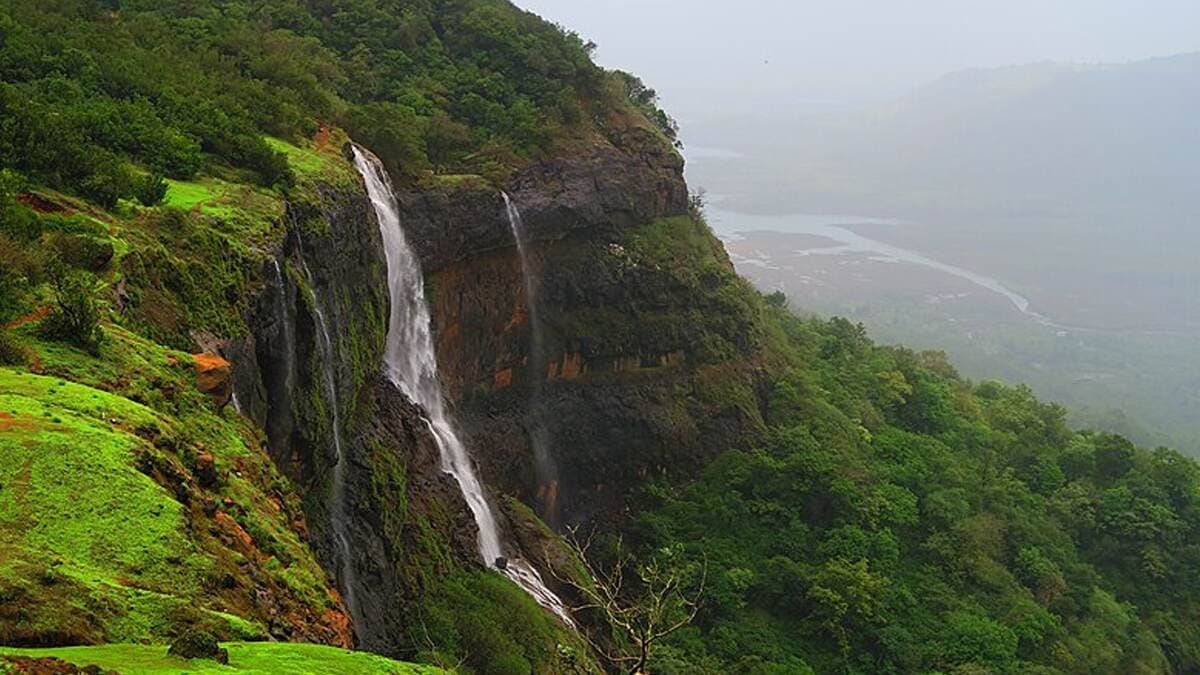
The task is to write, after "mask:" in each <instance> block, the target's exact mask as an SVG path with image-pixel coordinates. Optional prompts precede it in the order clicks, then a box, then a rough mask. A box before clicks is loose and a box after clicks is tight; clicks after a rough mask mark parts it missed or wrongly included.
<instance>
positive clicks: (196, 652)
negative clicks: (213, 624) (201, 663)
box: [167, 630, 229, 663]
mask: <svg viewBox="0 0 1200 675" xmlns="http://www.w3.org/2000/svg"><path fill="white" fill-rule="evenodd" d="M167 654H169V655H170V656H178V657H180V658H184V659H213V660H215V661H216V662H218V663H229V652H228V651H227V650H225V649H223V648H222V647H221V645H220V644H218V643H217V638H215V637H213V634H212V633H210V632H208V631H206V630H186V631H184V632H183V633H182V634H180V636H179V637H177V638H175V641H174V642H172V643H171V647H170V648H169V649H167Z"/></svg>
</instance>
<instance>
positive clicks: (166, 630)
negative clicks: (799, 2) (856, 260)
mask: <svg viewBox="0 0 1200 675" xmlns="http://www.w3.org/2000/svg"><path fill="white" fill-rule="evenodd" d="M631 20H636V19H635V18H631ZM674 133H675V130H674V123H673V121H672V120H671V119H670V117H669V116H668V115H667V114H666V113H665V112H663V111H662V110H660V109H659V108H658V107H657V103H656V98H655V96H654V93H653V91H652V90H649V89H648V88H646V87H645V85H643V84H642V83H641V82H640V81H638V80H637V79H636V78H634V77H633V76H630V75H627V74H622V73H612V72H607V71H604V70H602V69H600V68H598V67H597V66H595V65H594V64H593V63H592V61H591V59H590V45H588V44H585V43H584V41H583V40H581V39H580V38H579V37H578V36H576V35H574V34H572V33H570V32H567V31H564V30H563V29H560V28H558V27H555V26H552V25H549V24H547V23H545V22H543V21H542V20H541V19H539V18H537V17H535V16H533V15H530V14H527V13H524V12H522V11H520V10H518V9H516V8H515V7H513V6H512V5H510V4H508V3H507V2H504V1H502V0H390V1H389V0H253V1H251V0H229V1H221V0H171V1H168V2H150V1H149V0H53V1H50V2H45V1H34V0H15V1H14V2H9V3H5V4H4V6H3V7H0V672H7V669H9V668H10V667H13V668H22V667H26V665H28V664H27V663H26V662H25V661H22V659H30V658H60V659H64V660H65V661H70V662H72V663H76V664H78V665H81V666H82V665H87V664H95V665H99V666H102V667H104V668H109V669H116V670H118V671H122V672H125V671H131V672H140V671H139V670H138V669H139V668H141V669H144V670H145V671H146V672H178V671H181V670H197V671H203V670H204V669H207V668H218V665H217V664H216V663H214V662H210V661H198V662H195V663H194V664H193V663H189V662H188V661H185V660H184V656H186V654H184V655H180V654H181V653H182V652H181V651H180V650H184V651H186V648H187V647H189V646H195V645H200V646H201V647H204V648H205V649H207V651H203V652H202V653H201V654H199V656H201V657H204V658H221V657H222V655H221V652H220V651H219V649H220V648H218V647H217V641H218V640H219V641H222V642H224V644H226V647H225V649H226V650H227V653H225V654H224V657H225V658H228V659H229V661H230V667H232V668H234V669H259V670H269V671H274V672H409V671H411V672H424V671H425V669H422V668H420V667H417V666H406V665H403V664H400V663H399V662H393V661H389V660H386V659H384V658H382V657H373V656H370V655H366V654H354V653H348V652H345V651H343V650H338V649H333V648H332V647H353V648H357V649H359V650H364V651H373V652H376V653H379V654H383V655H384V656H388V657H393V658H402V659H404V660H406V661H412V662H420V663H424V664H429V665H430V666H431V667H430V668H428V671H429V672H433V671H434V670H435V669H436V668H438V667H440V668H446V669H448V670H454V671H457V672H463V673H480V674H483V673H488V674H492V673H495V674H513V675H516V674H520V675H526V674H528V673H531V672H532V673H538V674H549V673H594V672H601V671H611V672H621V671H622V670H627V669H628V664H629V663H630V661H629V660H628V658H630V657H628V656H627V655H628V654H630V653H635V652H637V651H638V649H637V647H638V642H639V640H643V641H644V634H645V632H646V630H645V626H644V625H643V624H642V623H639V622H640V621H643V619H638V620H637V621H634V622H633V623H632V624H630V623H629V622H625V625H622V616H628V615H617V614H614V613H612V612H606V611H605V609H604V608H602V607H597V606H590V607H585V605H589V604H591V605H594V604H595V603H589V602H588V600H589V598H593V597H594V596H593V595H591V594H594V593H595V592H596V589H597V588H600V587H603V586H604V585H605V584H606V583H607V579H606V578H605V577H607V578H608V579H611V577H612V576H613V575H616V576H617V577H620V576H621V574H622V573H623V574H624V575H626V578H629V579H640V580H642V581H641V583H633V584H631V585H629V586H627V587H625V588H624V589H623V590H622V592H620V593H618V594H616V597H615V599H614V601H613V602H614V603H615V604H617V605H621V606H625V607H628V608H630V609H629V611H630V612H632V613H633V615H638V616H642V617H648V618H646V619H645V620H646V621H650V620H653V621H654V622H656V623H657V624H660V625H675V624H676V623H679V624H680V625H683V627H682V628H681V629H680V630H678V631H675V632H672V633H670V634H669V635H666V636H665V637H664V638H663V639H661V640H657V641H654V642H653V644H652V645H649V646H648V647H647V649H645V650H644V651H645V654H644V655H645V656H646V657H647V658H648V665H647V668H646V669H647V671H648V672H651V673H681V674H682V673H714V674H716V673H746V674H755V675H759V674H765V673H804V672H819V673H827V672H828V673H837V672H846V673H888V672H895V673H901V672H945V673H962V674H967V673H971V674H974V673H1018V672H1020V673H1028V672H1040V673H1097V672H1113V673H1126V672H1128V673H1188V672H1197V671H1198V670H1200V631H1198V630H1197V629H1196V626H1197V625H1198V623H1197V621H1198V620H1200V511H1198V506H1200V503H1198V501H1200V467H1198V466H1197V465H1196V463H1195V462H1193V461H1192V460H1190V459H1186V458H1184V457H1182V456H1181V455H1179V454H1177V453H1175V452H1173V451H1172V450H1169V449H1166V448H1158V449H1154V450H1150V449H1144V448H1137V447H1134V446H1133V445H1132V444H1130V443H1129V442H1127V441H1126V440H1124V439H1122V438H1120V437H1118V436H1113V435H1107V434H1099V433H1091V432H1084V431H1076V430H1073V429H1070V428H1068V426H1067V425H1066V424H1065V423H1064V421H1063V420H1064V415H1065V411H1064V410H1063V409H1062V408H1060V407H1058V406H1056V405H1052V404H1047V403H1042V402H1039V401H1037V400H1036V399H1035V398H1034V397H1033V396H1032V395H1031V393H1030V392H1029V390H1028V389H1026V388H1023V387H1010V386H1006V385H1001V384H998V383H994V382H983V383H973V382H969V381H966V380H965V379H963V378H961V377H959V376H958V375H957V374H956V372H955V370H954V368H953V366H952V365H950V364H949V363H947V361H946V359H945V357H944V356H943V355H941V354H938V353H915V352H913V351H910V350H907V349H904V348H901V347H881V346H877V345H875V344H873V343H872V341H871V340H870V339H869V338H868V337H867V336H866V335H865V332H864V330H863V329H862V327H861V326H857V325H855V324H852V323H851V322H848V321H845V320H841V319H833V320H828V321H826V320H818V319H811V318H808V319H801V318H798V317H796V316H794V315H792V314H790V313H789V312H788V311H787V310H785V309H784V306H785V305H786V298H784V297H782V296H781V295H779V294H773V295H769V296H764V295H762V294H760V293H758V292H757V291H755V290H754V289H752V288H751V287H750V285H749V284H748V283H747V282H746V281H745V280H743V279H741V278H739V277H738V276H737V275H736V274H735V272H734V270H733V267H732V265H731V264H730V262H729V259H728V257H727V255H726V254H725V252H724V250H723V248H722V246H721V245H720V243H719V241H717V240H716V238H715V237H713V235H712V233H711V231H710V230H709V228H708V227H707V225H706V224H705V222H704V216H703V204H702V200H701V199H698V198H691V199H689V195H688V192H687V188H686V185H685V184H684V182H683V177H682V168H683V167H682V159H681V158H680V157H679V155H678V154H677V152H676V150H675V147H674V144H675V137H674ZM355 144H357V145H355ZM362 149H371V150H373V151H374V152H375V153H376V154H378V155H379V157H380V158H381V159H382V160H383V164H384V165H385V166H386V168H387V172H388V173H390V174H391V181H388V180H385V179H386V178H387V176H381V177H377V178H379V180H378V181H377V183H378V184H377V187H378V186H383V188H386V189H387V190H389V191H391V192H390V193H389V194H388V195H386V196H387V198H388V199H386V200H384V201H385V202H386V203H385V204H384V206H383V207H381V206H380V203H379V200H374V201H373V200H372V199H369V198H368V195H367V192H366V190H365V187H364V184H363V178H362V175H361V173H360V171H361V170H360V169H357V170H356V167H358V166H359V165H358V164H356V163H355V160H358V159H360V158H361V157H362V156H363V155H362V154H361V151H362ZM384 207H386V208H392V207H394V208H395V210H396V214H395V215H396V216H397V218H396V219H398V220H399V225H400V227H401V228H402V229H403V230H404V234H405V235H406V236H407V237H408V238H409V240H410V243H411V247H412V249H413V250H414V251H415V254H414V255H416V256H417V257H419V258H420V260H419V261H417V263H419V265H416V263H412V264H413V265H416V266H414V267H412V268H410V271H412V270H418V271H419V270H420V269H423V270H424V277H423V279H424V282H425V284H426V285H423V286H417V288H420V291H421V292H420V293H416V292H415V291H414V292H413V295H414V298H413V302H414V304H415V303H426V304H425V305H422V307H423V308H424V309H427V310H428V313H429V316H427V317H424V319H425V321H426V324H427V325H424V326H421V328H424V329H428V330H429V331H431V332H432V333H433V339H432V340H427V342H431V343H434V344H430V345H428V347H429V350H430V352H431V354H432V352H433V350H435V349H436V354H432V355H430V354H425V356H428V357H429V358H428V359H427V361H426V363H425V364H424V365H425V366H426V370H425V371H423V372H427V373H428V372H432V373H434V374H435V375H436V374H437V373H438V372H439V371H438V370H437V368H435V367H434V366H433V365H432V364H430V363H429V362H430V361H437V362H438V363H437V364H436V365H437V366H439V367H440V379H441V382H432V383H428V382H427V383H426V384H428V385H429V386H430V387H431V388H432V389H436V390H439V393H438V394H437V396H442V394H441V393H440V389H443V388H444V390H445V392H446V393H445V394H444V396H445V403H446V407H447V409H448V410H449V411H450V414H448V415H446V418H445V419H447V420H451V418H455V419H456V420H457V422H456V423H457V424H459V425H461V436H462V438H463V439H464V442H463V444H464V446H466V447H465V451H466V452H467V453H469V456H470V460H471V461H470V462H469V463H471V464H472V465H473V466H474V467H477V469H478V475H479V477H480V481H481V483H482V487H481V488H480V489H479V493H478V494H479V496H480V498H481V499H483V500H484V501H486V503H487V504H488V505H489V506H490V508H491V509H492V512H494V513H495V514H496V516H495V518H496V521H497V523H496V531H497V533H498V535H497V536H498V537H500V538H502V540H503V541H502V545H503V548H502V551H503V553H502V555H501V556H500V557H499V558H493V559H489V560H481V559H480V558H481V555H480V553H479V552H478V550H477V548H476V535H477V533H478V529H479V528H478V523H479V522H480V520H479V518H478V504H477V503H476V504H471V505H469V504H468V503H467V499H468V497H465V496H464V495H466V494H467V492H466V490H465V489H464V488H463V487H462V482H461V481H456V480H455V478H458V474H456V475H455V478H451V477H450V476H448V475H447V473H446V465H447V463H446V461H445V456H444V455H440V454H439V451H440V450H442V449H443V448H444V443H445V440H444V437H445V436H446V430H445V428H443V429H433V428H432V427H431V424H430V422H429V419H430V417H429V416H430V411H429V410H428V407H426V408H425V409H423V408H421V407H420V406H418V405H415V404H414V402H413V400H410V397H409V395H408V394H407V393H406V390H404V388H403V387H402V386H400V385H398V384H397V383H396V382H395V381H389V380H387V379H386V378H385V377H384V375H383V369H384V368H383V366H384V362H385V358H390V357H394V356H395V354H391V355H387V354H386V351H387V349H388V348H395V349H405V348H409V346H410V343H411V342H413V341H414V340H412V339H411V337H412V335H411V334H405V336H404V337H406V338H408V342H405V341H404V340H399V341H393V340H391V338H389V335H390V332H389V331H391V329H392V327H393V326H392V324H391V323H390V322H389V320H390V318H391V317H390V315H389V311H390V304H391V303H393V302H394V301H395V296H394V295H393V293H394V292H395V291H396V288H395V287H394V286H392V285H390V284H392V283H393V282H394V281H395V279H394V278H393V277H394V276H396V275H393V274H392V272H393V268H392V265H394V264H395V260H392V259H389V256H388V254H394V253H395V251H394V250H393V249H388V250H386V251H385V242H384V241H383V240H382V238H381V237H383V236H384V235H381V233H380V227H381V217H380V214H381V213H384V211H381V210H380V209H381V208H384ZM518 207H519V208H518ZM514 214H515V215H514ZM522 214H523V216H522ZM522 218H523V220H522ZM522 227H524V228H525V230H524V231H519V229H520V228H522ZM522 236H524V237H527V240H526V241H524V242H523V243H524V244H526V245H527V246H528V249H529V250H528V252H527V251H525V250H523V249H518V247H517V243H518V241H521V240H520V239H518V237H522ZM406 262H410V263H411V261H406ZM414 276H416V277H417V278H421V277H420V275H419V274H415V273H414ZM400 290H412V288H411V287H410V288H407V289H400ZM408 318H409V319H411V318H412V317H408ZM431 379H435V380H436V379H438V378H437V377H433V378H431ZM410 391H411V390H410ZM433 400H435V401H440V400H441V399H439V398H437V397H435V398H434V399H433ZM446 424H447V425H449V424H450V422H449V421H448V422H446ZM539 452H544V453H546V454H548V455H549V459H550V460H552V461H551V462H549V464H553V465H554V467H553V469H554V471H553V472H552V473H551V474H549V475H543V473H542V472H541V471H539V470H535V466H534V465H535V463H538V464H540V463H541V461H542V460H543V459H545V458H543V457H539V456H538V453H539ZM540 468H541V467H540V466H539V467H538V469H540ZM546 522H551V523H553V524H554V525H555V526H556V527H557V528H559V529H558V530H557V531H555V530H552V529H550V528H549V527H548V526H547V525H546V524H545V523H546ZM571 533H575V536H576V537H587V538H588V540H589V541H591V542H593V545H592V546H591V547H590V548H589V549H588V550H587V551H586V557H585V559H584V560H581V559H579V558H578V557H577V556H578V555H579V553H580V552H579V551H574V550H572V549H571V548H570V546H569V545H568V543H567V540H568V539H571V538H573V537H571V536H566V537H564V536H563V535H571ZM618 543H620V546H618ZM517 563H520V564H528V565H529V568H528V569H530V570H532V572H530V574H539V573H540V575H541V578H542V579H544V580H545V584H546V586H545V587H546V589H547V592H550V593H551V594H554V593H557V594H558V595H559V596H561V598H562V600H563V602H564V603H565V604H566V605H567V606H568V607H572V608H574V611H573V613H572V614H571V617H572V621H571V622H567V621H563V620H560V619H559V618H556V617H555V616H554V615H553V614H552V613H550V612H548V611H546V609H545V607H546V606H547V603H546V601H545V597H535V595H531V594H529V593H527V592H526V591H527V590H528V589H529V587H530V584H523V585H518V584H514V583H512V581H511V580H512V579H513V576H512V575H511V574H505V573H502V572H505V571H506V570H511V568H510V565H514V564H517ZM584 563H586V564H584ZM598 570H606V571H607V572H606V573H605V574H603V575H600V574H597V575H596V576H595V577H593V576H590V575H589V572H596V571H598ZM661 578H667V579H670V580H671V581H670V583H669V584H667V585H666V587H665V589H664V588H663V587H656V580H657V579H661ZM540 583H541V582H539V586H540ZM523 589H524V590H523ZM655 592H658V593H659V595H658V596H657V597H659V598H660V599H663V598H665V599H666V602H664V603H660V604H654V598H655V597H656V596H655ZM647 598H649V599H650V601H649V602H650V604H649V605H647V604H646V603H647ZM681 599H683V600H684V601H683V602H681V601H680V600H681ZM693 599H698V603H699V604H698V605H697V609H696V613H695V616H694V620H692V621H688V619H689V618H693V617H691V614H690V609H691V604H690V602H691V601H692V600H693ZM684 624H686V625H684ZM226 641H228V642H226ZM267 641H272V642H280V643H301V642H306V643H315V644H316V645H325V646H326V647H318V646H315V645H313V646H300V645H296V644H280V645H265V644H248V642H249V643H262V642H267ZM130 643H138V645H131V644H130ZM168 644H172V645H173V647H172V649H173V651H172V653H171V654H167V645H168ZM80 645H91V646H89V647H80V648H70V647H73V646H80ZM46 648H50V649H46ZM622 655H625V656H622ZM632 658H635V659H636V657H632ZM23 664H24V665H23ZM42 665H46V664H45V663H43V664H42ZM57 667H62V664H59V666H57ZM18 672H19V671H18ZM63 672H70V671H63Z"/></svg>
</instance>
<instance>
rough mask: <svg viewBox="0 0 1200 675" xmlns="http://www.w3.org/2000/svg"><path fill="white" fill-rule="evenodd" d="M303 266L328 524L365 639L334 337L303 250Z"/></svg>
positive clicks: (352, 608)
mask: <svg viewBox="0 0 1200 675" xmlns="http://www.w3.org/2000/svg"><path fill="white" fill-rule="evenodd" d="M300 268H301V269H302V270H303V271H304V277H305V278H306V279H307V280H308V287H309V288H311V289H312V309H313V315H314V318H315V319H316V322H317V350H318V351H319V352H320V355H321V377H322V379H323V380H324V384H325V403H326V405H327V406H328V407H329V409H330V411H331V412H330V415H329V417H330V423H331V424H332V425H333V449H334V452H335V453H336V456H335V458H334V464H333V475H332V476H331V489H330V495H329V525H330V529H332V530H333V539H334V544H335V545H336V547H337V551H336V552H335V555H336V556H337V565H338V573H339V576H340V577H341V579H340V580H341V585H342V597H343V598H344V599H345V601H346V609H348V610H349V611H350V618H351V619H352V620H353V622H354V627H355V630H356V631H357V632H358V637H359V640H363V639H364V635H365V632H366V627H365V625H364V624H363V615H362V612H361V611H359V604H358V598H357V596H356V595H355V592H354V586H355V579H354V565H353V564H351V560H350V533H349V531H348V529H347V516H346V454H345V452H344V451H343V448H342V418H341V405H340V401H339V400H338V389H337V376H336V374H335V372H334V363H335V361H334V356H335V354H334V351H333V340H332V338H330V333H329V322H328V321H327V320H326V319H325V312H324V310H323V309H322V308H321V294H320V293H318V292H317V285H316V280H315V277H313V274H312V272H311V271H310V270H309V269H308V263H306V262H305V261H304V255H303V253H302V252H301V254H300ZM275 272H276V274H277V275H279V276H278V280H279V282H280V286H279V288H280V293H282V292H283V288H284V286H283V283H282V278H283V277H282V274H280V272H279V263H278V262H276V263H275ZM284 318H285V321H284V324H285V330H287V328H286V324H287V321H286V316H285V317H284Z"/></svg>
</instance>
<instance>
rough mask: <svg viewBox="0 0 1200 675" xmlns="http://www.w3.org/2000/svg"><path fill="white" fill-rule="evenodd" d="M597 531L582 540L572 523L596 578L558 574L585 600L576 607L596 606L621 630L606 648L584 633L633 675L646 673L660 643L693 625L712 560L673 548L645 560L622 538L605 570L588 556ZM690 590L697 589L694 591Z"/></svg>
mask: <svg viewBox="0 0 1200 675" xmlns="http://www.w3.org/2000/svg"><path fill="white" fill-rule="evenodd" d="M594 537H595V532H594V531H593V532H592V534H591V535H589V536H588V537H587V538H586V539H585V540H583V541H580V539H579V536H578V528H569V529H568V535H567V537H566V541H567V545H568V546H569V547H570V548H571V549H572V550H573V551H574V552H575V554H576V555H577V556H578V557H579V560H580V562H581V563H582V564H583V567H584V569H585V570H586V571H587V573H588V576H589V577H591V582H592V583H590V584H589V583H583V582H580V581H578V580H576V579H571V578H566V577H562V576H559V575H558V573H557V572H555V573H554V575H555V578H557V579H558V580H559V581H561V582H563V583H566V584H568V585H570V586H571V587H573V588H574V589H575V590H576V591H578V592H579V594H580V595H581V596H583V598H584V600H585V602H584V604H582V605H580V606H577V607H572V608H571V610H572V612H579V611H584V610H595V611H598V612H600V614H601V616H603V617H604V619H605V621H606V622H607V623H608V624H609V626H611V627H612V628H613V629H614V630H615V631H617V632H618V636H617V640H616V643H615V645H613V646H612V647H604V646H602V645H600V644H598V643H597V641H595V640H593V639H592V638H591V637H590V636H588V635H586V633H585V634H584V636H585V637H586V638H587V639H588V642H590V643H591V645H592V648H594V649H595V650H596V651H597V652H598V653H600V654H601V655H602V656H603V657H604V658H605V659H607V660H608V661H609V662H610V663H612V664H613V666H614V667H616V668H620V669H621V670H624V671H626V672H628V673H630V674H631V675H638V674H639V673H646V672H647V670H646V667H647V664H648V663H649V661H650V659H651V657H652V656H653V651H654V647H655V645H657V644H658V643H660V642H661V641H662V640H663V639H664V638H666V637H667V636H669V635H671V634H672V633H674V632H676V631H678V630H679V629H681V628H683V627H684V626H687V625H689V624H690V623H692V621H694V620H695V618H696V614H697V613H698V612H699V611H700V601H701V599H702V598H703V596H704V587H705V581H706V579H707V573H708V565H707V564H701V565H699V566H697V565H695V564H691V565H687V564H684V563H683V561H682V560H681V558H682V551H681V550H680V549H679V548H678V547H672V548H668V549H663V550H661V551H659V555H657V556H655V557H653V558H651V559H650V560H648V561H646V562H643V563H636V562H635V561H633V560H631V559H630V558H629V557H627V556H626V554H625V552H624V550H623V547H622V540H621V538H618V539H617V542H616V547H615V552H614V557H613V562H612V564H611V566H610V567H609V568H608V569H607V570H606V569H602V568H601V566H599V565H597V564H596V563H594V562H593V560H592V559H590V558H589V555H590V554H591V549H592V546H593V542H594ZM689 589H694V590H690V592H689Z"/></svg>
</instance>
